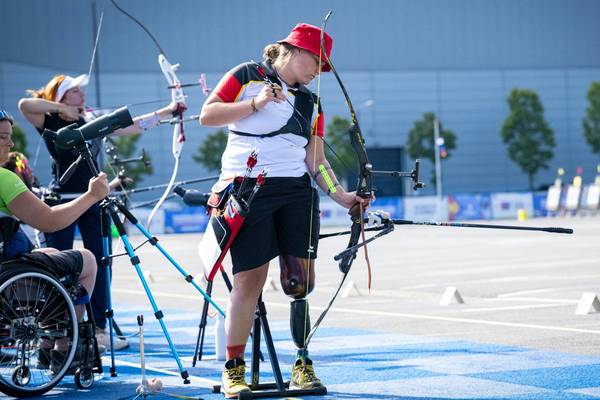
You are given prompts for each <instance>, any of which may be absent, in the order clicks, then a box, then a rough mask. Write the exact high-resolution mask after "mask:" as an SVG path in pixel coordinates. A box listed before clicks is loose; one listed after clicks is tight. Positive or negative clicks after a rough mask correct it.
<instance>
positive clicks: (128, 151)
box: [104, 134, 154, 187]
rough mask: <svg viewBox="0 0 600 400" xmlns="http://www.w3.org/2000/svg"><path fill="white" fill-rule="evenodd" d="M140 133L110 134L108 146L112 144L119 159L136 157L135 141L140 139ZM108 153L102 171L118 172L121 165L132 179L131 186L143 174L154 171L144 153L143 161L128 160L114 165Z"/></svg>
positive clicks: (136, 182)
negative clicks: (122, 163) (107, 158)
mask: <svg viewBox="0 0 600 400" xmlns="http://www.w3.org/2000/svg"><path fill="white" fill-rule="evenodd" d="M140 138H141V135H139V134H138V135H127V136H112V137H110V138H107V139H108V140H109V143H107V145H108V146H110V145H113V146H114V147H115V149H116V155H117V157H118V159H119V160H124V159H127V158H133V157H137V156H138V154H137V143H138V141H139V140H140ZM108 153H109V160H108V164H110V165H106V166H105V168H104V171H105V172H106V173H108V174H109V175H110V174H112V175H114V174H115V173H119V172H120V170H119V169H120V167H121V166H122V167H123V168H124V170H125V174H126V175H127V176H128V177H129V178H131V179H132V180H133V184H132V186H133V187H135V186H136V185H137V184H138V183H139V182H140V181H141V179H142V177H143V176H144V175H151V174H152V173H153V172H154V168H152V164H151V162H150V161H151V160H150V156H148V155H147V154H145V153H144V158H145V160H146V161H145V162H141V161H140V162H130V163H127V164H124V165H115V164H114V163H113V162H112V161H113V160H111V159H110V157H111V155H110V152H108Z"/></svg>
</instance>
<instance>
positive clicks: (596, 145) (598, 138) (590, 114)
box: [583, 81, 600, 154]
mask: <svg viewBox="0 0 600 400" xmlns="http://www.w3.org/2000/svg"><path fill="white" fill-rule="evenodd" d="M587 99H588V102H589V106H588V108H587V110H586V114H585V118H584V119H583V135H584V136H585V140H586V142H588V144H589V145H590V147H591V148H592V152H593V153H596V154H599V153H600V82H598V81H597V82H592V84H591V85H590V89H589V90H588V94H587Z"/></svg>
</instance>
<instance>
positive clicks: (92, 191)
mask: <svg viewBox="0 0 600 400" xmlns="http://www.w3.org/2000/svg"><path fill="white" fill-rule="evenodd" d="M12 125H13V119H12V117H11V116H10V115H9V114H8V113H7V112H6V111H3V110H0V164H4V163H5V162H6V161H7V160H8V158H9V153H10V150H11V148H12V146H13V145H14V143H13V141H12ZM109 191H110V189H109V186H108V180H107V177H106V174H105V173H103V172H102V173H100V174H99V175H98V176H97V177H93V178H92V179H90V182H89V186H88V190H87V191H86V192H85V193H83V194H82V195H81V196H79V197H78V198H77V199H75V200H73V201H71V202H69V203H64V204H60V205H56V206H54V207H49V206H48V205H46V204H45V203H44V202H43V201H42V200H40V199H39V198H38V197H36V196H35V195H34V194H33V193H32V192H31V191H29V189H28V188H27V186H26V185H25V184H24V183H23V181H22V180H21V179H20V178H19V177H18V176H17V175H16V174H14V173H13V172H12V171H9V170H8V169H6V168H0V216H11V217H16V218H17V219H18V220H20V221H22V222H24V223H26V224H28V225H31V226H33V227H34V228H36V229H39V230H40V231H43V232H54V231H57V230H60V229H63V228H64V227H66V226H68V225H70V224H72V223H73V221H75V220H76V219H77V218H79V216H80V215H81V214H83V213H84V212H85V211H86V210H87V209H88V208H90V207H91V206H92V205H94V204H96V203H97V202H98V201H100V200H102V199H103V198H104V197H106V196H107V195H108V193H109ZM5 247H6V248H5V250H4V251H5V252H4V254H3V255H2V256H3V257H2V258H3V261H6V260H9V259H13V258H17V257H18V258H20V259H22V260H23V261H26V262H27V261H31V262H33V263H40V264H43V265H46V266H48V267H50V268H52V269H53V270H54V271H56V273H57V274H58V275H60V276H64V275H67V274H72V275H75V276H78V277H79V278H78V279H79V283H80V284H81V285H82V286H83V287H84V288H85V290H86V291H87V293H88V294H91V293H92V291H93V289H94V283H95V280H96V269H97V266H96V258H95V257H94V255H93V254H92V252H91V251H89V250H87V249H77V250H66V251H58V250H56V249H53V248H42V249H37V250H34V251H32V250H33V246H32V245H31V243H30V242H29V240H28V239H27V237H26V236H25V234H24V233H23V232H22V231H20V230H19V231H18V232H16V233H15V235H14V236H13V237H12V238H11V239H10V241H9V242H8V246H5ZM75 309H76V312H77V316H78V318H79V319H81V317H82V316H83V312H84V306H83V305H78V306H76V307H75ZM44 344H46V346H48V348H47V349H48V350H49V349H50V346H55V347H56V350H58V351H66V349H67V348H68V347H67V346H68V343H61V341H57V342H56V344H54V343H44V341H42V348H43V346H44Z"/></svg>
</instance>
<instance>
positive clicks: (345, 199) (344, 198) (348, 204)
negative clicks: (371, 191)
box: [333, 192, 375, 210]
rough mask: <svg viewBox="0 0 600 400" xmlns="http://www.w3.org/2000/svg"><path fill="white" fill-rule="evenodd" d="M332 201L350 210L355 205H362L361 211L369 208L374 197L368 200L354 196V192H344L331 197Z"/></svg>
mask: <svg viewBox="0 0 600 400" xmlns="http://www.w3.org/2000/svg"><path fill="white" fill-rule="evenodd" d="M333 199H334V201H335V202H336V203H338V204H339V205H341V206H342V207H344V208H348V209H350V208H352V207H353V206H354V205H355V204H362V206H363V209H365V210H366V209H367V208H369V205H370V204H371V201H373V200H374V199H375V196H372V197H370V198H368V199H363V198H362V197H360V196H357V195H356V192H344V193H340V194H339V195H337V196H334V197H333Z"/></svg>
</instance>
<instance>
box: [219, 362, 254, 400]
mask: <svg viewBox="0 0 600 400" xmlns="http://www.w3.org/2000/svg"><path fill="white" fill-rule="evenodd" d="M245 375H246V363H245V362H244V360H240V359H239V358H234V359H233V360H229V361H227V362H226V363H225V369H224V370H223V375H221V393H223V394H224V395H225V397H227V398H229V399H232V398H236V397H238V395H239V394H240V393H242V392H250V388H249V387H248V384H247V383H246V379H245Z"/></svg>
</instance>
